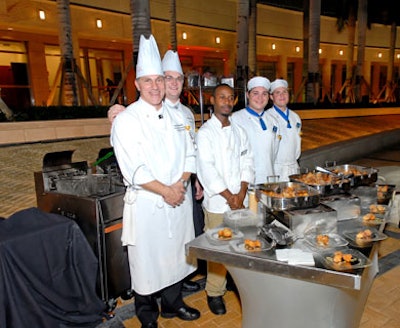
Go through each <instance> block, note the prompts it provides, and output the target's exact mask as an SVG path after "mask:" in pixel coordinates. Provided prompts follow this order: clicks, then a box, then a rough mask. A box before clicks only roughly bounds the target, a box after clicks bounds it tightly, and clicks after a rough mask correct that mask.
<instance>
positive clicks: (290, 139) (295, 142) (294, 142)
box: [267, 79, 301, 181]
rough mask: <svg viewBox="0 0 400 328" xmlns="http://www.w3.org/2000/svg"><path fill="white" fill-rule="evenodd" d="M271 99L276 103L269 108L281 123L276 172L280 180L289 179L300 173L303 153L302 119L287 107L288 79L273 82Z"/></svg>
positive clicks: (275, 164)
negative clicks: (300, 161)
mask: <svg viewBox="0 0 400 328" xmlns="http://www.w3.org/2000/svg"><path fill="white" fill-rule="evenodd" d="M270 93H271V99H272V101H273V103H274V105H273V106H272V107H271V108H270V109H268V111H267V115H271V117H273V118H274V119H275V120H276V121H277V122H278V125H279V136H280V143H279V149H278V154H277V156H276V159H275V163H274V169H275V174H276V175H279V180H280V181H289V176H290V175H292V174H298V173H299V172H298V170H299V164H298V159H299V158H300V154H301V119H300V116H299V115H297V114H296V113H295V112H294V111H292V110H290V109H289V108H288V107H287V104H288V103H289V89H288V83H287V81H286V80H282V79H276V80H275V81H273V82H272V83H271V90H270Z"/></svg>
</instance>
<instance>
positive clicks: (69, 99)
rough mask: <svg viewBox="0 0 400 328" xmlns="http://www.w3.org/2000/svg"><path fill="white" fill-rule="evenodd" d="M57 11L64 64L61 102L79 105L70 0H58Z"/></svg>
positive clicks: (62, 62)
mask: <svg viewBox="0 0 400 328" xmlns="http://www.w3.org/2000/svg"><path fill="white" fill-rule="evenodd" d="M57 11H58V16H59V23H60V26H59V28H60V32H59V41H60V49H61V65H62V78H61V90H60V94H59V104H64V105H67V106H76V105H78V90H77V81H76V75H75V66H76V62H75V58H74V51H73V46H72V28H71V16H70V10H69V0H57Z"/></svg>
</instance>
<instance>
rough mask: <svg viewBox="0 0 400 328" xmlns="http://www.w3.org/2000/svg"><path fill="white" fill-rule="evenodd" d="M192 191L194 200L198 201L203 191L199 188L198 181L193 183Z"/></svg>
mask: <svg viewBox="0 0 400 328" xmlns="http://www.w3.org/2000/svg"><path fill="white" fill-rule="evenodd" d="M194 190H195V192H196V193H195V195H194V198H195V199H196V200H200V199H202V198H203V196H204V191H203V187H202V186H201V184H200V182H199V180H198V179H196V180H195V182H194Z"/></svg>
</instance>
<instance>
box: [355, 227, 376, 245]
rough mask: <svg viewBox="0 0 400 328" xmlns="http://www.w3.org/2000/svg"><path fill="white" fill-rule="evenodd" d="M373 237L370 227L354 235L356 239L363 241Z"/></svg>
mask: <svg viewBox="0 0 400 328" xmlns="http://www.w3.org/2000/svg"><path fill="white" fill-rule="evenodd" d="M373 237H374V234H373V233H372V231H371V230H370V229H365V230H362V231H360V232H358V233H357V235H356V241H357V242H361V243H365V242H368V241H370V240H371V239H372V238H373Z"/></svg>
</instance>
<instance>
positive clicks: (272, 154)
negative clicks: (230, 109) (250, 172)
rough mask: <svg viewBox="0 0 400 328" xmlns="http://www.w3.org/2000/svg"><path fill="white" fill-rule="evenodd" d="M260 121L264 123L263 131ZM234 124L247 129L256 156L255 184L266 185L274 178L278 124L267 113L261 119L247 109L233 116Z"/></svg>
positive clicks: (278, 139) (277, 145)
mask: <svg viewBox="0 0 400 328" xmlns="http://www.w3.org/2000/svg"><path fill="white" fill-rule="evenodd" d="M260 120H263V121H264V124H265V127H266V129H265V130H263V129H262V127H261V125H260ZM232 122H234V123H236V124H238V125H240V126H241V127H242V128H244V129H245V131H246V133H247V136H248V138H249V142H250V145H251V149H252V151H253V155H254V169H255V183H256V184H260V183H266V182H269V181H268V177H270V176H274V175H275V171H274V161H275V158H276V156H277V154H278V147H279V141H280V138H279V131H278V123H277V122H276V120H275V118H273V117H272V116H267V115H266V113H264V115H262V116H261V117H256V116H254V115H251V114H250V113H249V112H248V111H247V110H246V108H244V109H241V110H239V111H237V112H234V113H233V114H232Z"/></svg>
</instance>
